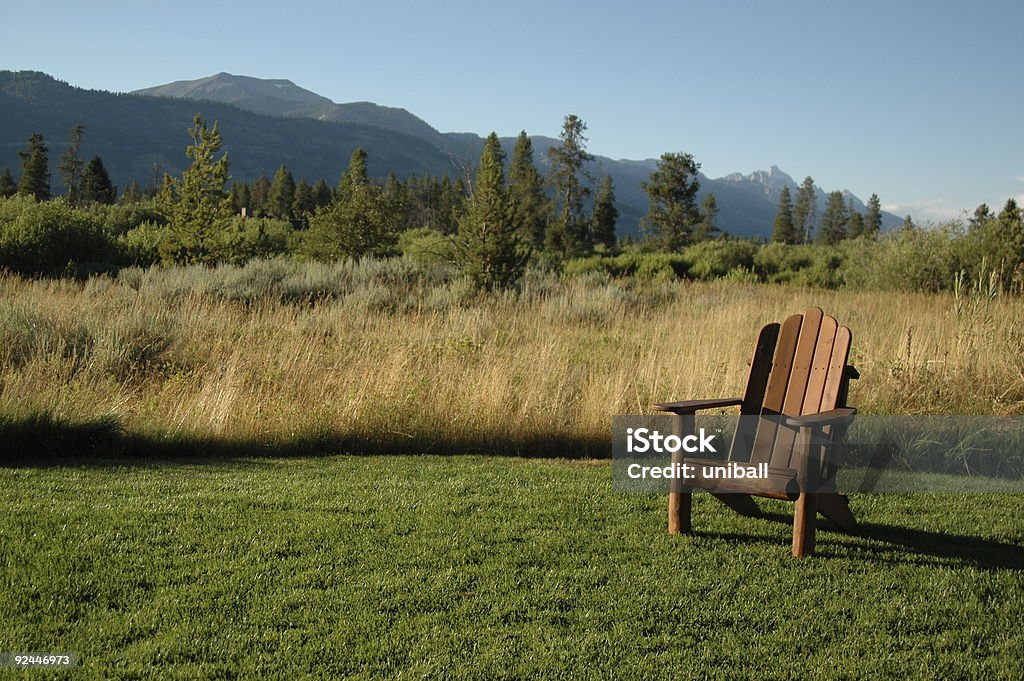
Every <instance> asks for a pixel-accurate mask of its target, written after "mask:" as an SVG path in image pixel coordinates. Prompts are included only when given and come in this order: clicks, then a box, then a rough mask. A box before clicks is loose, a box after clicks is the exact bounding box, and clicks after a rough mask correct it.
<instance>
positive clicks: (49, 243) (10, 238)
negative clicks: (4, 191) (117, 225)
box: [0, 196, 116, 275]
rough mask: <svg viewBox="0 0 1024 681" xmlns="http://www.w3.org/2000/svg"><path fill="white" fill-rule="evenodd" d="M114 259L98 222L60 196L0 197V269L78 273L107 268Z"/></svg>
mask: <svg viewBox="0 0 1024 681" xmlns="http://www.w3.org/2000/svg"><path fill="white" fill-rule="evenodd" d="M115 259H116V250H115V248H114V245H113V244H112V243H111V241H110V240H109V239H108V237H107V235H106V233H105V232H104V231H103V228H102V225H101V224H100V222H99V221H98V220H96V219H95V218H94V217H92V216H91V215H89V213H87V212H85V211H79V210H75V209H73V208H72V207H71V206H70V205H69V204H68V203H67V201H65V200H64V199H56V200H54V201H46V202H36V201H35V200H34V199H32V198H30V197H23V196H16V197H12V198H9V199H4V200H0V268H4V267H6V268H9V269H11V270H13V271H15V272H18V273H19V274H24V275H39V274H43V275H60V274H72V275H81V274H85V273H89V272H92V271H97V270H102V269H110V268H112V267H113V266H114V261H115Z"/></svg>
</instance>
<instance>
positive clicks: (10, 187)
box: [0, 167, 18, 199]
mask: <svg viewBox="0 0 1024 681" xmlns="http://www.w3.org/2000/svg"><path fill="white" fill-rule="evenodd" d="M17 193H18V184H17V183H16V182H15V181H14V176H13V175H11V169H10V168H6V167H5V168H4V171H3V172H2V173H0V199H6V198H7V197H9V196H14V195H15V194H17Z"/></svg>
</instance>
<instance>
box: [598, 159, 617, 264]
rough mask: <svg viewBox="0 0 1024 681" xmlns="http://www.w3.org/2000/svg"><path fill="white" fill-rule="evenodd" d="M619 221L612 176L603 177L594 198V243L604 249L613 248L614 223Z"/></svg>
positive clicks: (614, 238)
mask: <svg viewBox="0 0 1024 681" xmlns="http://www.w3.org/2000/svg"><path fill="white" fill-rule="evenodd" d="M618 219H619V209H618V208H616V207H615V187H614V185H613V184H612V176H611V175H605V176H604V177H602V178H601V181H600V182H599V183H598V185H597V195H596V196H595V197H594V216H593V220H594V226H593V231H594V243H596V244H601V245H602V246H604V247H605V248H606V249H611V248H615V241H616V237H615V223H616V222H617V221H618Z"/></svg>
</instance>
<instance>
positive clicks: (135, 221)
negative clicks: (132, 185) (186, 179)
mask: <svg viewBox="0 0 1024 681" xmlns="http://www.w3.org/2000/svg"><path fill="white" fill-rule="evenodd" d="M87 210H88V212H89V214H90V215H92V216H93V217H94V218H96V220H98V221H99V222H100V224H102V225H103V228H104V229H105V230H106V232H107V234H109V235H110V236H111V237H119V236H122V235H123V234H126V233H127V232H128V231H130V230H132V229H135V228H136V227H138V226H139V225H142V224H143V223H147V222H149V223H153V224H157V225H163V224H166V222H167V218H166V217H165V216H164V215H163V213H161V212H160V211H159V210H157V209H156V207H155V206H154V205H153V203H152V202H151V201H146V202H140V203H129V204H114V205H110V206H107V205H104V204H94V205H92V206H89V208H88V209H87Z"/></svg>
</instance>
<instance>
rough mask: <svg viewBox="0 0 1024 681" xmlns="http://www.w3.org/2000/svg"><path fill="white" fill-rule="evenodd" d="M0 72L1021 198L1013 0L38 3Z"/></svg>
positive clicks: (949, 207) (11, 33) (708, 167)
mask: <svg viewBox="0 0 1024 681" xmlns="http://www.w3.org/2000/svg"><path fill="white" fill-rule="evenodd" d="M0 68H6V69H14V70H18V69H35V70H40V71H45V72H47V73H49V74H51V75H53V76H56V77H57V78H60V79H62V80H65V81H68V82H69V83H71V84H73V85H78V86H80V87H87V88H97V89H104V90H113V91H129V90H133V89H137V88H142V87H148V86H151V85H158V84H161V83H165V82H168V81H172V80H182V79H191V78H199V77H202V76H207V75H211V74H213V73H216V72H219V71H227V72H230V73H235V74H244V75H250V76H257V77H262V78H288V79H290V80H292V81H294V82H295V83H296V84H298V85H300V86H302V87H305V88H307V89H310V90H313V91H315V92H318V93H320V94H322V95H324V96H327V97H329V98H331V99H333V100H335V101H338V102H345V101H357V100H369V101H373V102H377V103H379V104H384V105H389V106H401V107H404V108H406V109H408V110H410V111H411V112H413V113H415V114H416V115H418V116H420V117H421V118H423V119H424V120H426V121H427V122H428V123H430V124H431V125H433V126H434V127H435V128H438V129H439V130H442V131H445V132H449V131H470V132H475V133H479V134H486V133H488V132H490V131H491V130H496V131H497V132H498V133H499V134H500V135H503V136H506V135H508V136H511V135H515V134H517V133H518V132H519V130H521V129H525V130H527V131H528V132H530V133H531V134H542V135H548V136H551V137H555V136H557V134H558V131H559V128H560V124H561V121H562V118H563V117H564V116H565V115H566V114H568V113H576V114H578V115H580V116H581V117H582V118H583V119H584V120H585V121H586V122H587V124H588V126H589V130H588V135H589V138H590V145H589V146H590V150H591V151H592V152H594V153H598V154H602V155H606V156H611V157H615V158H633V159H640V158H649V157H657V156H659V155H660V154H661V153H663V152H666V151H687V152H689V153H692V154H694V156H695V157H696V159H697V160H698V161H699V162H701V163H702V165H703V170H704V171H705V172H706V173H707V174H708V175H710V176H712V177H717V176H720V175H724V174H726V173H729V172H733V171H742V172H750V171H752V170H755V169H767V168H768V167H769V166H770V165H772V164H775V165H778V166H779V167H781V168H782V169H783V170H785V171H786V172H788V173H790V174H791V175H793V176H794V177H795V178H796V179H797V181H799V180H800V179H802V178H803V176H805V175H808V174H810V175H812V176H813V177H814V179H815V180H816V181H817V183H818V184H819V185H821V186H822V187H823V188H825V189H826V190H832V189H841V188H846V189H850V190H851V191H853V192H854V193H855V194H857V195H859V196H860V197H862V198H866V197H867V196H868V195H870V194H871V193H872V192H875V193H877V194H878V195H879V196H880V197H881V199H882V202H883V204H884V205H886V206H887V207H888V208H889V209H891V210H893V211H894V212H897V213H899V214H901V215H902V214H905V213H910V214H912V215H914V216H915V217H916V218H919V219H931V220H938V219H941V218H945V217H954V216H957V215H958V214H959V213H960V212H961V211H962V210H964V209H971V210H973V208H974V207H975V206H976V205H977V204H978V203H981V202H983V201H984V202H987V203H989V204H990V205H992V206H993V207H996V208H998V207H1000V206H1002V204H1003V203H1004V202H1005V201H1006V199H1007V198H1008V197H1010V196H1016V197H1019V200H1024V130H1022V121H1024V116H1022V112H1024V82H1022V81H1024V3H1022V2H1020V1H1019V0H1017V1H1015V2H981V3H968V2H885V3H875V2H857V3H852V2H851V3H838V2H827V1H822V2H773V3H770V2H727V1H721V2H710V1H709V2H682V1H677V2H645V1H642V0H640V1H634V2H629V3H626V2H615V3H612V2H592V3H570V2H555V1H553V0H549V1H548V2H533V1H529V2H514V3H509V2H507V3H489V2H484V1H482V0H478V1H477V2H461V1H455V2H444V3H423V2H404V1H392V2H387V3H384V2H377V3H375V2H366V1H363V2H347V1H340V2H309V3H302V2H281V1H280V0H278V1H276V2H265V1H263V0H252V1H250V2H247V3H244V4H238V5H227V4H218V3H194V2H161V3H156V2H145V1H139V0H137V1H136V2H131V3H125V2H98V3H80V2H41V3H36V4H29V3H18V4H17V6H13V7H12V6H7V7H5V8H4V9H2V10H0Z"/></svg>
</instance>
